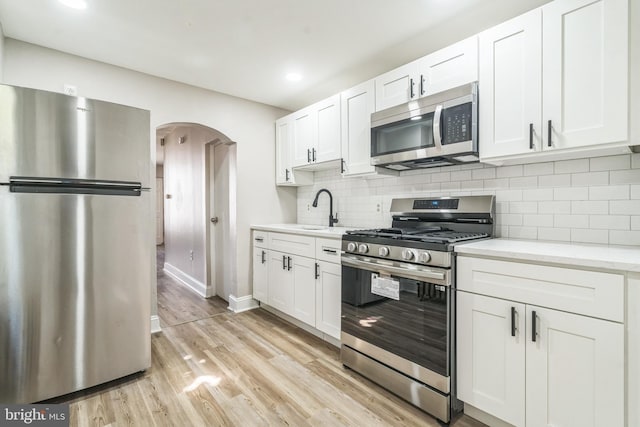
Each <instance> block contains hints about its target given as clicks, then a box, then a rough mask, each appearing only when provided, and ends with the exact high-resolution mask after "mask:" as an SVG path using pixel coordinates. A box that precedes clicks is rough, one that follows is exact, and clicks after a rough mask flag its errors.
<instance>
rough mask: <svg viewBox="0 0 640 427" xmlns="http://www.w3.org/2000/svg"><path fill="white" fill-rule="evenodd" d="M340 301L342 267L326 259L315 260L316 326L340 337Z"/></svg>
mask: <svg viewBox="0 0 640 427" xmlns="http://www.w3.org/2000/svg"><path fill="white" fill-rule="evenodd" d="M341 303H342V267H341V266H340V264H334V263H331V262H326V261H318V262H317V278H316V328H317V329H319V330H321V331H322V332H324V333H325V334H328V335H330V336H332V337H333V338H336V339H340V312H341V311H340V305H341Z"/></svg>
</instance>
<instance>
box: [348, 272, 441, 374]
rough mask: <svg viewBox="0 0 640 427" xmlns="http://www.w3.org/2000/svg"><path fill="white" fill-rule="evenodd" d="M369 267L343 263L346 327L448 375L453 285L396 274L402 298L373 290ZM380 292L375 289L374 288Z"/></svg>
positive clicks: (365, 339)
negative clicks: (380, 293) (446, 285)
mask: <svg viewBox="0 0 640 427" xmlns="http://www.w3.org/2000/svg"><path fill="white" fill-rule="evenodd" d="M372 274H375V273H371V272H370V271H366V270H360V269H357V268H352V267H347V266H342V331H343V332H345V333H348V334H350V335H353V336H354V337H356V338H359V339H361V340H363V341H366V342H368V343H370V344H373V345H375V346H377V347H380V348H382V349H384V350H387V351H389V352H391V353H393V354H396V355H398V356H400V357H402V358H404V359H407V360H410V361H411V362H414V363H417V364H418V365H421V366H423V367H425V368H427V369H430V370H432V371H434V372H436V373H438V374H441V375H445V376H446V375H449V366H448V363H447V361H448V345H447V343H448V336H447V326H448V322H447V319H448V310H447V306H448V300H449V292H450V288H449V287H444V286H440V285H435V284H432V283H428V282H420V281H416V280H409V279H405V278H400V277H395V276H391V278H392V279H394V280H397V281H398V282H399V292H398V295H397V296H398V299H395V295H394V296H393V297H391V298H388V297H385V296H382V295H379V293H378V292H376V293H373V292H372V288H371V279H372ZM374 291H375V290H374Z"/></svg>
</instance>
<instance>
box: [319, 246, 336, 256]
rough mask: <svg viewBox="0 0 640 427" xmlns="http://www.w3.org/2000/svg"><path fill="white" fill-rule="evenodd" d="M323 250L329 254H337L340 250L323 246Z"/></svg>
mask: <svg viewBox="0 0 640 427" xmlns="http://www.w3.org/2000/svg"><path fill="white" fill-rule="evenodd" d="M322 252H324V253H327V254H331V255H337V254H338V251H337V250H336V249H328V248H322Z"/></svg>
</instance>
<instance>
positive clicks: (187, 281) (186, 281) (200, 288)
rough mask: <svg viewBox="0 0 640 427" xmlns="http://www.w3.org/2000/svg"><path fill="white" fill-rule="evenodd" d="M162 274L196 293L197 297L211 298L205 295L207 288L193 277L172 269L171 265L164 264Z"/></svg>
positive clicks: (174, 268)
mask: <svg viewBox="0 0 640 427" xmlns="http://www.w3.org/2000/svg"><path fill="white" fill-rule="evenodd" d="M164 272H165V273H166V274H167V275H168V276H171V277H172V278H174V279H176V280H177V281H178V282H180V283H182V284H183V285H185V286H187V287H188V288H189V289H191V290H193V291H194V292H196V293H197V294H198V295H200V296H202V297H205V298H208V297H210V296H211V295H207V287H206V286H205V284H204V283H202V282H200V281H198V280H196V279H194V278H193V277H191V276H189V275H188V274H187V273H185V272H184V271H182V270H180V269H178V268H176V267H174V266H173V265H171V264H167V263H166V262H165V263H164Z"/></svg>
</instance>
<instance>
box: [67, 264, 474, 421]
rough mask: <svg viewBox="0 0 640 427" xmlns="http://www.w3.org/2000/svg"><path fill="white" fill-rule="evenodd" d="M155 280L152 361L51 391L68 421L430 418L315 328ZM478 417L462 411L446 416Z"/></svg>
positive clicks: (467, 419) (376, 419)
mask: <svg viewBox="0 0 640 427" xmlns="http://www.w3.org/2000/svg"><path fill="white" fill-rule="evenodd" d="M162 281H163V285H162V286H161V287H160V286H159V288H158V291H159V294H158V300H159V301H162V305H163V306H162V308H161V309H160V313H161V314H160V316H161V320H162V322H163V325H164V327H163V332H162V333H159V334H155V335H154V336H153V337H152V339H151V347H152V366H151V368H150V369H148V370H147V371H146V372H145V373H144V374H141V375H135V376H132V377H129V378H126V379H124V380H119V381H116V382H113V383H110V384H107V385H104V386H101V387H97V388H93V389H90V390H88V391H83V392H79V393H76V394H75V395H72V396H66V397H64V399H65V400H59V401H58V402H64V401H66V402H68V403H69V404H70V425H71V426H74V427H75V426H83V427H84V426H91V427H93V426H105V427H111V426H114V427H115V426H117V427H121V426H134V425H135V426H162V427H164V426H172V427H173V426H181V427H182V426H184V427H192V426H193V427H200V426H202V427H205V426H243V427H245V426H248V427H251V426H295V427H298V426H300V427H302V426H322V427H325V426H357V427H360V426H365V425H366V426H367V427H369V426H372V427H373V426H403V427H404V426H433V427H437V426H439V424H438V422H437V421H436V420H435V419H434V418H433V417H431V416H430V415H428V414H426V413H424V412H422V411H421V410H419V409H418V408H416V407H414V406H412V405H410V404H409V403H407V402H406V401H404V400H402V399H400V398H399V397H397V396H395V395H393V394H392V393H390V392H388V391H386V390H384V389H382V388H381V387H379V386H378V385H376V384H374V383H372V382H371V381H369V380H367V379H366V378H364V377H362V376H360V375H359V374H357V373H356V372H354V371H351V370H349V369H346V368H344V367H343V366H342V363H341V362H340V353H339V349H338V348H336V347H334V346H333V345H331V344H328V343H326V342H324V341H322V340H321V339H319V338H318V337H316V336H314V335H312V334H309V333H308V332H305V331H303V330H301V329H300V328H297V327H296V326H294V325H292V324H290V323H288V322H286V321H285V320H283V319H281V318H279V317H277V316H275V315H274V314H272V313H269V312H267V311H265V310H262V309H257V310H252V311H249V312H244V313H240V314H234V313H231V312H229V311H228V310H227V309H226V303H225V302H224V301H222V300H219V299H217V300H214V301H211V300H209V301H203V300H204V299H200V300H198V298H199V297H198V296H197V295H195V294H194V293H193V292H191V291H190V290H188V289H186V288H185V287H184V286H183V285H181V284H177V283H172V279H171V278H170V277H168V276H164V277H163V279H162ZM194 297H195V298H194ZM482 425H483V424H481V423H479V422H477V421H475V420H473V419H471V418H469V417H466V416H462V417H459V418H457V419H456V420H454V421H453V422H452V423H451V426H452V427H479V426H482Z"/></svg>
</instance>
